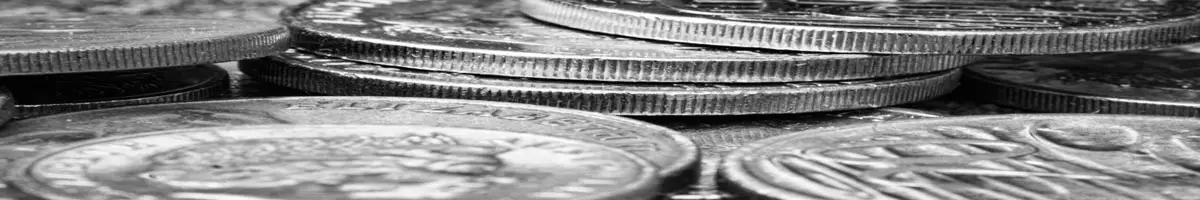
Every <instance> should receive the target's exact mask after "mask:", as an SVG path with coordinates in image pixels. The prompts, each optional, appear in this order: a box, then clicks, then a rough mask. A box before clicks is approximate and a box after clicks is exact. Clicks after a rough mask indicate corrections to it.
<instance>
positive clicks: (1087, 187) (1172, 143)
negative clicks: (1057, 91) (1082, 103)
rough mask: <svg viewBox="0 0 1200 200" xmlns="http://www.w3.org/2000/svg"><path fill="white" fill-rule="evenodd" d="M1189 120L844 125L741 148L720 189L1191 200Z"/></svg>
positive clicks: (1195, 155) (1003, 118)
mask: <svg viewBox="0 0 1200 200" xmlns="http://www.w3.org/2000/svg"><path fill="white" fill-rule="evenodd" d="M1198 124H1200V120H1198V119H1194V118H1176V117H1152V116H1140V115H1094V114H1058V115H1052V114H1040V115H1038V114H1034V115H985V116H969V117H947V118H932V119H918V120H906V121H897V122H885V123H881V124H869V125H853V126H843V127H837V128H828V129H820V130H812V131H803V132H797V133H794V134H788V135H784V136H778V137H774V138H769V139H766V140H762V141H761V142H756V143H754V144H750V145H746V147H745V148H742V149H739V150H737V151H734V152H733V153H731V154H730V155H729V156H728V157H726V159H725V161H724V162H723V163H721V167H722V170H721V178H722V179H723V180H724V181H723V182H721V183H722V184H723V185H722V186H723V187H725V188H735V190H733V191H736V192H738V193H740V194H742V195H746V196H754V197H756V198H757V199H1106V200H1118V199H1138V200H1145V199H1191V198H1195V197H1196V196H1197V195H1200V190H1197V189H1196V188H1197V187H1200V184H1197V179H1200V178H1198V177H1197V176H1196V174H1197V171H1196V169H1198V168H1197V166H1196V163H1197V162H1196V160H1197V159H1200V152H1197V151H1196V150H1195V149H1196V148H1197V147H1200V146H1198V145H1200V143H1197V141H1200V140H1197V136H1196V131H1197V130H1200V126H1198Z"/></svg>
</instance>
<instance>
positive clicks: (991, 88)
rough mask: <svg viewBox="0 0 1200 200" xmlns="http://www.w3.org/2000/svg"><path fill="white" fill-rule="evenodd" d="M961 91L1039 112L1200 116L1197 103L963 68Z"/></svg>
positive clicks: (988, 100) (1199, 106)
mask: <svg viewBox="0 0 1200 200" xmlns="http://www.w3.org/2000/svg"><path fill="white" fill-rule="evenodd" d="M962 80H963V81H962V83H963V88H966V89H967V90H964V91H971V92H969V93H970V94H972V95H970V96H971V97H973V98H974V99H977V100H981V101H986V102H991V103H995V104H999V105H1004V106H1009V107H1014V108H1020V109H1026V110H1034V111H1041V112H1075V113H1108V114H1143V115H1165V116H1177V117H1200V102H1187V101H1168V100H1156V99H1134V98H1127V97H1116V96H1104V95H1103V94H1100V93H1086V92H1079V91H1068V90H1062V89H1056V88H1051V87H1045V86H1040V85H1033V84H1022V83H1017V82H1013V81H1008V80H1004V79H1001V78H999V77H992V76H987V75H984V73H982V72H979V71H978V70H975V69H974V68H973V67H970V66H968V67H964V69H963V78H962Z"/></svg>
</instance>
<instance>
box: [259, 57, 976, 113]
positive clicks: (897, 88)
mask: <svg viewBox="0 0 1200 200" xmlns="http://www.w3.org/2000/svg"><path fill="white" fill-rule="evenodd" d="M240 62H241V63H242V65H243V66H244V67H242V68H241V70H242V72H243V73H245V74H246V75H249V76H251V77H254V78H256V79H258V80H261V81H263V82H268V83H273V84H277V85H282V86H287V87H291V88H297V89H301V90H305V91H310V92H316V93H321V94H331V95H353V96H420V97H437V98H455V99H475V100H490V101H508V102H516V103H526V104H536V105H546V106H554V107H563V108H572V109H579V110H587V111H594V112H602V113H609V114H618V115H745V114H772V113H805V112H821V111H835V110H849V109H859V108H873V107H883V106H888V105H895V104H902V103H909V102H915V101H920V100H925V99H929V98H934V97H936V96H939V95H942V94H945V93H948V92H950V91H951V90H953V88H954V87H955V86H957V83H958V71H948V72H938V73H933V74H921V75H916V76H905V77H895V78H889V79H879V80H874V79H871V80H857V81H839V82H792V83H767V84H668V83H663V84H652V83H603V82H583V81H555V80H533V79H518V78H506V77H489V76H476V75H468V74H453V73H443V72H431V71H421V70H410V69H403V68H395V67H387V66H381V65H375V64H364V63H355V62H350V61H346V60H340V59H333V58H328V57H323V56H318V55H313V54H308V53H303V52H298V51H289V52H286V53H284V54H281V55H278V56H272V57H268V58H262V59H254V60H244V61H240ZM246 66H253V67H246Z"/></svg>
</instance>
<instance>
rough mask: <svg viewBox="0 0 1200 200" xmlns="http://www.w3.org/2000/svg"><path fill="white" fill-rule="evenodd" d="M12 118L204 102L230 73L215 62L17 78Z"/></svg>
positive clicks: (8, 81) (221, 90)
mask: <svg viewBox="0 0 1200 200" xmlns="http://www.w3.org/2000/svg"><path fill="white" fill-rule="evenodd" d="M0 84H4V85H17V86H25V85H36V86H37V87H13V88H12V92H13V95H14V96H16V97H17V100H16V101H17V105H16V106H17V115H16V118H18V119H23V118H30V117H36V116H43V115H50V114H57V113H65V112H73V111H80V110H90V109H100V108H111V107H120V106H131V105H143V104H155V103H170V102H180V101H195V100H204V99H210V98H215V97H221V96H223V95H225V94H226V93H227V92H226V90H228V88H229V75H228V74H226V73H225V71H223V70H222V69H220V68H218V67H217V66H213V65H195V66H184V67H174V68H167V69H151V70H139V71H120V72H96V73H81V74H54V75H40V76H17V77H6V78H4V79H0Z"/></svg>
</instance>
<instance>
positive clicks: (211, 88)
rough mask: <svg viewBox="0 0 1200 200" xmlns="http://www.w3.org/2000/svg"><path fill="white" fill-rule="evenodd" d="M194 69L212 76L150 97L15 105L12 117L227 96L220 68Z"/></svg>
mask: <svg viewBox="0 0 1200 200" xmlns="http://www.w3.org/2000/svg"><path fill="white" fill-rule="evenodd" d="M195 67H196V68H195V69H194V71H192V72H200V73H212V75H213V76H211V77H208V78H207V79H206V80H203V81H201V82H200V83H197V84H193V85H188V86H185V87H181V88H175V89H172V90H170V91H166V92H158V93H152V94H148V95H151V96H145V95H147V94H141V95H135V96H134V98H121V99H109V100H102V101H89V102H70V103H47V104H16V115H15V116H14V117H13V118H14V119H27V118H33V117H38V116H46V115H52V114H58V113H69V112H75V111H83V110H92V109H103V108H113V107H124V106H136V105H145V104H159V103H169V102H184V101H197V100H204V99H212V98H217V97H221V96H224V95H225V94H227V93H228V91H227V90H228V89H229V80H230V77H229V74H227V73H225V70H224V69H221V68H220V67H217V66H215V65H199V66H195Z"/></svg>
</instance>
